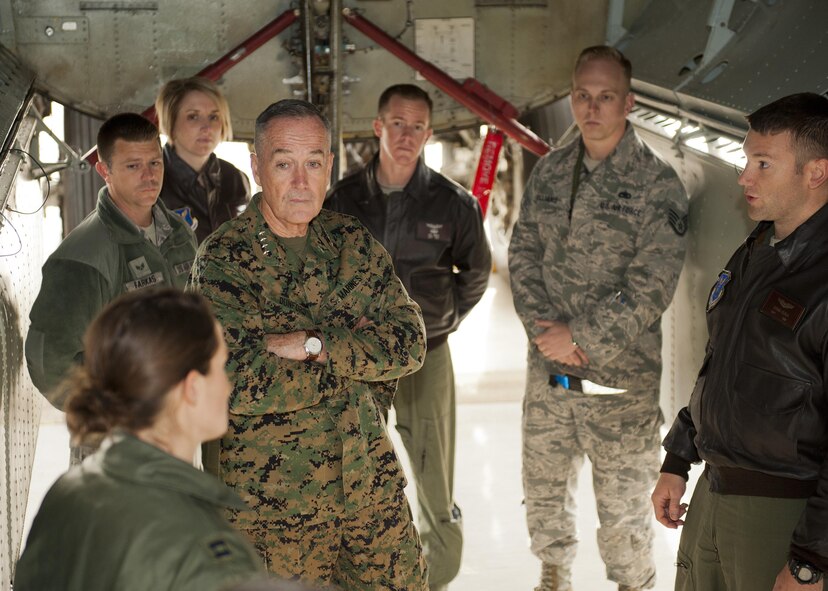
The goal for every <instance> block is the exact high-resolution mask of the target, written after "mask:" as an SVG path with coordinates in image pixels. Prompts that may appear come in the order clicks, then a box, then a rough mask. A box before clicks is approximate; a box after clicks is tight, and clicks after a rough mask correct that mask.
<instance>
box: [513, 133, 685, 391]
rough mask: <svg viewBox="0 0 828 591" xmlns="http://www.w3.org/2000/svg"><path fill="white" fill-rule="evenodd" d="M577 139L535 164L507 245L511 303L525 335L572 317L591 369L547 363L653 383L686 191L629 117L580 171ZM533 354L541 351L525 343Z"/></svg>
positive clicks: (617, 383) (603, 379)
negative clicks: (602, 153) (541, 323)
mask: <svg viewBox="0 0 828 591" xmlns="http://www.w3.org/2000/svg"><path fill="white" fill-rule="evenodd" d="M580 145H581V141H580V138H578V139H576V140H575V141H573V142H572V143H570V144H567V145H566V146H563V147H562V148H560V149H557V150H555V151H553V152H551V153H549V154H547V155H546V156H545V157H543V158H542V159H541V160H540V161H538V163H537V164H536V165H535V168H534V170H533V171H532V175H531V177H530V179H529V182H528V184H527V186H526V191H525V193H524V195H523V201H522V203H521V207H520V217H519V219H518V222H517V224H516V225H515V227H514V230H513V232H512V239H511V242H510V244H509V271H510V274H511V284H512V293H513V297H514V302H515V309H516V310H517V313H518V316H519V317H520V319H521V321H522V322H523V325H524V327H525V329H526V332H527V334H528V336H529V338H530V339H532V338H533V337H535V336H536V335H538V334H540V332H542V331H543V329H542V328H539V327H537V326H536V325H535V321H536V320H538V319H545V320H559V321H562V322H566V323H568V324H569V328H570V330H571V331H572V336H573V339H574V340H575V341H576V342H577V343H578V344H579V346H580V347H581V348H582V349H583V350H584V351H585V352H586V354H587V356H588V357H589V360H590V365H589V367H588V368H577V369H576V368H572V367H564V366H561V365H559V364H556V363H553V362H551V361H545V364H546V366H547V367H548V370H549V373H550V374H553V373H554V374H559V373H570V374H575V375H579V376H580V377H583V378H586V379H588V380H590V381H593V382H595V383H598V384H602V385H605V386H611V387H616V388H626V389H629V388H638V387H641V386H646V387H655V388H658V384H659V380H660V375H661V315H662V313H663V312H664V310H665V309H666V308H667V306H668V305H669V304H670V301H671V300H672V297H673V292H674V291H675V287H676V282H677V281H678V277H679V273H680V272H681V267H682V264H683V262H684V248H685V244H684V243H685V241H684V234H685V232H686V230H687V205H688V202H687V197H686V194H685V192H684V188H683V187H682V185H681V182H680V181H679V179H678V176H677V175H676V173H675V171H674V170H673V169H672V168H671V167H670V166H669V165H668V164H666V163H665V162H663V161H662V160H661V159H659V158H658V157H657V156H656V155H655V154H654V153H653V151H652V150H651V149H650V148H649V147H647V146H646V145H645V144H644V143H643V142H642V141H641V140H640V139H639V137H638V136H637V134H636V133H635V132H634V131H633V129H632V126H631V125H629V124H627V130H626V133H625V134H624V136H623V137H622V139H621V141H620V142H619V144H618V146H616V148H615V150H614V151H613V152H612V153H611V154H610V155H609V156H608V157H607V158H606V159H605V160H604V161H602V162H601V163H600V164H599V165H598V166H597V167H596V168H595V169H594V170H593V171H592V172H591V173H590V174H585V175H583V176H581V179H580V183H579V186H578V190H577V193H576V195H575V198H574V200H573V207H572V211H571V219H570V200H571V197H572V188H573V171H574V170H575V167H576V163H577V161H578V152H579V149H580ZM530 351H531V353H530V354H531V355H540V353H539V352H538V351H537V349H536V348H535V347H533V346H530Z"/></svg>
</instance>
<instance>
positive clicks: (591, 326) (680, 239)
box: [569, 167, 687, 367]
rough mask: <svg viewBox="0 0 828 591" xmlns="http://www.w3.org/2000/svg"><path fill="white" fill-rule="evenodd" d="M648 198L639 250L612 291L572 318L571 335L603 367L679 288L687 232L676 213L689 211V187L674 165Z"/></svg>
mask: <svg viewBox="0 0 828 591" xmlns="http://www.w3.org/2000/svg"><path fill="white" fill-rule="evenodd" d="M647 200H648V201H649V203H650V204H651V205H652V206H651V207H648V208H647V214H646V216H645V218H644V219H643V220H642V228H641V231H640V232H639V233H638V236H639V238H638V244H636V249H637V251H636V254H635V256H634V258H633V259H632V261H631V262H630V264H629V266H628V268H627V271H626V273H625V274H624V276H623V277H621V278H620V281H619V283H618V284H616V285H615V287H614V288H613V292H612V293H611V294H610V295H609V296H607V297H605V298H603V299H602V300H599V301H598V302H597V303H596V304H595V305H594V306H593V307H592V308H591V309H588V310H585V311H584V312H583V313H582V314H579V315H578V316H576V317H575V318H573V319H571V320H570V322H569V328H570V330H571V331H572V336H573V339H574V340H575V341H577V342H578V344H579V345H580V347H581V348H582V349H583V350H584V351H585V352H586V354H587V356H588V357H589V360H590V364H591V365H596V366H599V367H600V366H603V365H606V364H607V363H608V362H610V361H611V360H612V359H614V358H615V357H616V356H617V355H618V354H620V353H621V352H622V351H624V350H625V349H626V348H627V347H628V346H629V345H630V344H631V343H632V342H634V341H635V340H636V339H637V338H638V337H639V336H640V335H641V334H642V333H644V331H646V330H647V329H648V328H649V327H650V326H651V325H652V324H653V323H655V322H657V321H658V320H659V318H660V317H661V315H662V314H663V313H664V310H666V309H667V306H669V305H670V301H671V300H672V298H673V293H674V291H675V289H676V283H677V282H678V277H679V274H680V273H681V268H682V265H683V263H684V251H685V240H684V235H683V233H682V234H679V232H678V231H677V230H676V229H675V227H674V222H671V216H672V218H675V217H676V216H678V217H679V218H684V217H685V216H686V215H687V198H686V197H685V192H684V188H683V187H682V185H681V182H680V181H679V180H678V177H677V176H676V174H675V172H674V171H673V170H672V169H669V168H666V167H665V169H664V170H663V171H662V172H661V174H660V175H659V176H658V177H657V178H656V179H655V181H654V186H653V187H652V188H651V190H650V192H649V195H648V197H647Z"/></svg>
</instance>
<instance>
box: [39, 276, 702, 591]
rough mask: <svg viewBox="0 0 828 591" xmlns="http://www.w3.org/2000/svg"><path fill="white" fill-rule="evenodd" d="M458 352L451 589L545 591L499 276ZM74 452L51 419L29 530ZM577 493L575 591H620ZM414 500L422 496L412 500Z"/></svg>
mask: <svg viewBox="0 0 828 591" xmlns="http://www.w3.org/2000/svg"><path fill="white" fill-rule="evenodd" d="M450 344H451V347H452V355H453V358H454V364H455V372H456V375H457V384H458V398H459V404H458V412H457V417H458V419H457V420H458V429H457V438H458V441H457V458H456V476H455V483H456V485H455V486H456V491H455V496H456V498H457V502H458V504H459V505H460V506H461V508H462V510H463V523H464V528H465V549H464V554H463V565H462V568H461V571H460V574H459V576H458V577H457V579H455V582H454V583H452V585H451V586H450V589H451V591H489V590H491V591H501V590H508V591H512V590H514V591H531V590H532V589H533V588H534V586H535V585H536V584H537V582H538V576H539V570H540V566H539V562H538V560H537V559H536V558H535V557H534V556H533V555H532V554H531V553H530V551H529V547H528V536H527V533H526V525H525V512H524V508H523V505H522V500H523V493H522V490H521V482H520V418H521V406H520V400H521V397H522V395H523V384H524V374H523V368H524V363H525V356H526V338H525V335H524V333H523V329H522V327H521V326H520V323H519V322H518V320H517V317H516V316H515V313H514V308H513V307H512V302H511V294H510V292H509V288H508V284H507V282H506V280H505V278H504V277H503V276H502V275H501V274H494V275H493V276H492V280H491V282H490V287H489V290H488V291H487V293H486V295H485V296H484V298H483V301H482V302H481V303H480V304H479V305H478V306H477V307H476V308H475V310H474V311H473V312H472V313H471V315H470V316H469V317H468V318H467V319H466V320H465V322H464V323H463V326H462V327H461V329H460V330H459V331H458V332H457V333H455V334H454V335H452V337H451V339H450ZM392 436H393V437H394V438H395V442H396V444H397V448H398V449H399V450H400V455H401V456H402V455H403V453H404V452H402V445H401V444H400V443H399V439H398V438H397V436H396V431H395V430H393V429H392ZM67 450H68V434H67V432H66V428H65V426H64V425H63V422H62V415H61V414H60V413H57V412H56V411H52V412H46V413H44V420H43V424H42V426H41V430H40V435H39V439H38V448H37V454H36V457H35V467H34V474H33V477H32V485H31V492H30V497H29V508H28V514H27V530H28V524H29V523H30V522H31V518H32V516H33V515H34V512H35V511H36V510H37V507H38V506H39V505H40V502H41V500H42V498H43V495H44V494H45V493H46V491H47V490H48V488H49V486H51V484H52V482H54V480H55V479H56V478H57V477H58V476H59V475H60V474H61V473H62V472H63V471H64V470H65V469H66V468H67V466H68V451H67ZM405 460H406V459H405V458H403V461H404V462H405ZM410 488H411V487H410ZM579 491H580V494H579V503H580V508H579V519H578V527H579V532H580V538H581V546H580V549H579V552H578V556H577V559H576V562H575V566H574V569H573V571H574V581H573V585H574V589H575V591H615V590H616V587H615V586H614V585H612V584H611V583H609V582H608V581H607V580H606V578H605V572H604V566H603V563H602V562H601V559H600V557H599V555H598V548H597V544H596V541H595V530H596V527H597V523H596V521H597V519H596V512H595V500H594V497H593V494H592V483H591V476H590V466H589V463H588V462H586V463H585V466H584V469H583V471H582V473H581V477H580V486H579ZM409 492H410V494H414V493H413V490H411V491H409ZM688 498H689V492H688ZM412 505H416V503H412ZM653 524H654V525H653V526H654V528H655V532H656V560H657V565H658V581H657V584H656V590H657V591H667V590H668V589H672V588H673V582H674V576H675V575H674V571H675V568H674V566H673V563H674V562H675V551H676V547H677V545H678V533H677V532H675V531H670V530H667V529H665V528H663V527H662V526H660V525H659V524H658V523H656V522H655V520H653Z"/></svg>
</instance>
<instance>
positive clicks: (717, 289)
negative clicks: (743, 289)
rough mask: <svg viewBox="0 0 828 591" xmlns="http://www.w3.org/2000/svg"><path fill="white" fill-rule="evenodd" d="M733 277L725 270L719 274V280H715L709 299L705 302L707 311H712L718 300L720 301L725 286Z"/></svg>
mask: <svg viewBox="0 0 828 591" xmlns="http://www.w3.org/2000/svg"><path fill="white" fill-rule="evenodd" d="M732 277H733V273H731V272H730V271H728V270H727V269H725V270H724V271H722V272H721V273H719V278H718V279H717V280H716V285H714V286H713V289H711V290H710V298H709V299H708V300H707V311H708V312H710V310H712V309H713V307H714V306H715V305H716V304H718V303H719V300H720V299H722V296H723V295H724V291H725V285H727V284H728V283H729V282H730V279H731V278H732Z"/></svg>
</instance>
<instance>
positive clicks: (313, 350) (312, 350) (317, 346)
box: [305, 337, 322, 355]
mask: <svg viewBox="0 0 828 591" xmlns="http://www.w3.org/2000/svg"><path fill="white" fill-rule="evenodd" d="M305 351H307V352H308V354H309V355H319V354H320V353H321V352H322V341H321V340H319V338H318V337H309V338H308V340H307V341H305Z"/></svg>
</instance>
